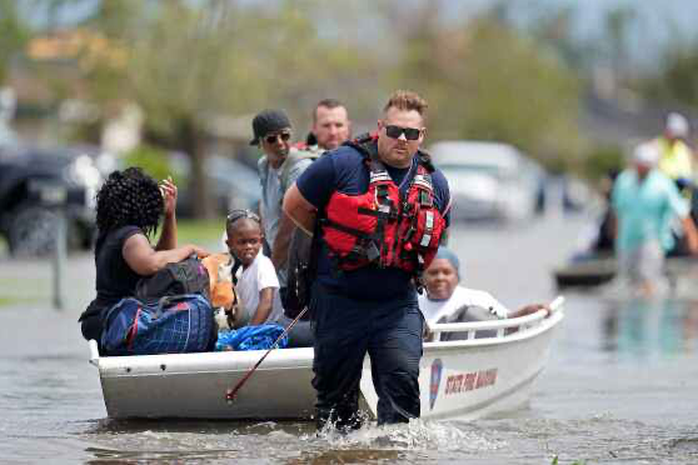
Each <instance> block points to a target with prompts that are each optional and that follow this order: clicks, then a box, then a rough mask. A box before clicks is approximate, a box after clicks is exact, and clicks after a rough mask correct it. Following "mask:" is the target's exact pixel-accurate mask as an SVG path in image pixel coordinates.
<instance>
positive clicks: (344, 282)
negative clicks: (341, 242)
mask: <svg viewBox="0 0 698 465" xmlns="http://www.w3.org/2000/svg"><path fill="white" fill-rule="evenodd" d="M386 169H387V170H388V174H390V177H391V178H392V180H393V182H395V184H397V185H398V186H399V187H400V192H401V193H402V194H405V193H406V192H407V190H408V188H409V185H410V181H411V179H412V178H413V177H414V175H415V174H416V172H417V156H416V155H415V158H414V160H413V163H412V167H410V168H404V169H400V168H393V167H391V166H388V165H386ZM431 177H432V183H433V186H434V197H435V202H436V206H437V208H438V209H439V211H440V212H441V213H442V214H443V215H444V216H445V218H446V224H448V221H449V210H450V194H449V190H448V182H447V181H446V178H445V177H444V175H443V174H442V173H441V171H439V170H436V171H434V172H433V173H432V174H431ZM369 183H370V173H369V170H368V169H367V167H366V165H365V163H364V158H363V156H362V155H361V153H359V152H358V151H357V150H356V149H354V148H352V147H349V146H342V147H340V148H338V149H337V150H334V151H332V152H329V153H327V154H325V155H324V156H322V157H320V158H319V159H318V160H316V161H315V162H313V164H311V165H310V166H309V167H308V168H307V169H306V170H305V171H304V172H303V174H302V175H301V176H300V178H298V180H297V181H296V185H297V187H298V190H299V191H300V193H301V194H302V195H303V197H304V198H305V199H306V200H308V201H309V202H310V203H311V204H312V205H313V206H314V207H316V208H317V209H318V210H319V211H324V210H325V208H326V207H327V204H328V202H329V200H330V197H331V196H332V194H333V193H334V192H335V191H339V192H341V193H343V194H349V195H359V194H363V193H366V192H367V191H368V188H369ZM317 280H318V281H319V282H320V283H321V284H323V285H324V286H326V287H329V288H331V289H333V290H334V291H335V292H338V293H341V294H343V295H346V296H348V297H352V298H356V299H385V298H391V297H399V296H400V295H402V294H404V293H406V292H409V291H411V290H412V284H411V280H412V276H411V274H410V273H408V272H406V271H404V270H400V269H397V268H387V269H386V268H384V269H381V268H377V267H375V266H367V267H364V268H361V269H358V270H355V271H350V272H343V273H342V275H341V276H337V274H336V273H334V272H333V270H332V268H331V265H330V260H329V256H328V249H327V246H326V244H325V243H324V241H323V243H322V248H321V251H320V256H319V260H318V276H317Z"/></svg>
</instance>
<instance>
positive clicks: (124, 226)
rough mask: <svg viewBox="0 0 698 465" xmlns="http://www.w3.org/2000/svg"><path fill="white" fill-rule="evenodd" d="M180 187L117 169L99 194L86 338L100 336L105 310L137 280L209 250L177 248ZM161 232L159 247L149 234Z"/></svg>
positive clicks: (132, 170)
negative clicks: (93, 290)
mask: <svg viewBox="0 0 698 465" xmlns="http://www.w3.org/2000/svg"><path fill="white" fill-rule="evenodd" d="M176 206H177V186H175V184H174V183H173V182H172V178H168V179H166V180H164V181H162V182H161V183H160V184H159V185H158V183H157V182H156V181H155V180H154V179H153V178H151V177H150V176H148V175H147V174H145V173H144V172H143V171H142V170H141V169H140V168H127V169H125V170H123V171H114V172H113V173H111V174H110V175H109V178H108V179H107V181H106V182H105V183H104V185H103V186H102V187H101V189H100V190H99V192H98V193H97V230H98V237H97V242H96V245H95V266H96V268H97V279H96V289H97V297H96V298H95V299H94V300H93V301H92V302H91V303H90V305H89V306H88V307H87V310H85V312H83V314H82V315H81V316H80V319H79V321H80V322H81V323H82V334H83V336H84V337H85V339H87V340H90V339H94V340H96V341H98V342H99V341H100V338H101V334H102V330H103V327H102V324H103V316H104V315H103V314H104V313H105V312H106V310H108V309H109V308H110V307H111V306H113V305H114V304H116V303H118V302H119V301H120V300H121V299H123V298H126V297H133V296H134V293H135V289H136V283H137V282H138V281H139V280H140V279H141V278H142V277H146V276H151V275H153V274H155V273H156V272H157V271H159V270H161V269H162V268H164V267H165V265H167V264H168V263H177V262H180V261H182V260H184V259H186V258H187V257H189V256H191V255H192V254H196V255H198V256H199V257H200V258H203V257H205V256H207V255H209V254H208V252H206V251H205V250H203V249H201V248H200V247H197V246H195V245H191V244H187V245H184V246H181V247H177V219H176V216H175V209H176ZM161 218H163V224H162V232H161V233H160V239H159V240H158V243H157V245H156V246H155V247H153V246H152V245H151V244H150V240H149V238H152V237H153V236H155V234H156V233H157V229H158V226H159V225H160V219H161Z"/></svg>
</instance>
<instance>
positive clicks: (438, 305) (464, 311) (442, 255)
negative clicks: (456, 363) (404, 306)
mask: <svg viewBox="0 0 698 465" xmlns="http://www.w3.org/2000/svg"><path fill="white" fill-rule="evenodd" d="M460 282H461V275H460V260H458V257H457V256H456V254H454V253H453V252H452V251H451V250H449V249H447V248H445V247H440V248H439V251H438V253H437V254H436V257H435V258H434V260H433V261H432V262H431V265H429V268H427V270H426V271H425V273H424V284H425V287H426V292H425V293H423V294H421V295H420V296H419V309H420V310H421V311H422V314H423V315H424V319H425V320H426V321H427V323H428V324H432V325H433V324H437V323H455V322H467V321H488V320H497V319H504V318H518V317H521V316H524V315H528V314H531V313H535V312H537V311H538V310H541V309H547V307H546V306H545V305H542V304H534V305H527V306H525V307H523V308H521V309H519V310H517V311H514V312H510V311H509V310H508V309H507V308H506V307H505V306H504V305H502V304H501V303H500V302H499V301H498V300H497V299H495V298H494V297H493V296H492V295H491V294H490V293H488V292H485V291H480V290H476V289H468V288H466V287H464V286H462V285H461V284H460ZM444 336H446V335H445V334H444ZM429 338H430V337H429ZM430 339H431V338H430ZM441 339H444V340H445V339H446V337H443V338H441Z"/></svg>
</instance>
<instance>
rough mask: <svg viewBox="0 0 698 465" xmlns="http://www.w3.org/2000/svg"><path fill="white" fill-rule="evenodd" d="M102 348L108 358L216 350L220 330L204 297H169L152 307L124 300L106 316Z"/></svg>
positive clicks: (143, 303) (131, 298)
mask: <svg viewBox="0 0 698 465" xmlns="http://www.w3.org/2000/svg"><path fill="white" fill-rule="evenodd" d="M104 321H105V324H104V328H105V329H104V331H102V338H101V341H100V342H101V347H102V350H104V353H105V354H106V355H155V354H178V353H185V352H205V351H210V350H213V349H214V347H215V344H216V340H217V337H218V328H217V326H216V324H215V320H214V316H213V308H212V307H211V304H210V303H209V301H208V300H207V299H206V298H205V297H204V296H202V295H201V294H186V295H178V296H166V297H163V298H162V299H160V300H159V301H158V302H157V303H154V304H152V303H151V304H149V303H145V302H142V301H140V300H138V299H135V298H133V297H128V298H126V299H122V300H120V301H119V302H118V303H117V304H116V305H114V306H112V307H111V308H110V309H109V310H108V311H107V314H106V317H105V320H104Z"/></svg>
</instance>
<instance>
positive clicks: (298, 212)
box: [283, 183, 317, 236]
mask: <svg viewBox="0 0 698 465" xmlns="http://www.w3.org/2000/svg"><path fill="white" fill-rule="evenodd" d="M283 211H284V213H285V215H284V217H288V218H289V219H291V220H292V221H293V223H295V224H296V226H298V227H299V228H301V229H302V230H303V231H304V232H305V233H306V234H308V235H309V236H312V235H313V231H314V229H315V218H316V216H317V209H316V208H315V207H314V206H313V205H312V204H311V203H310V202H308V200H306V198H305V197H303V194H301V192H300V190H299V189H298V187H297V186H296V184H295V183H294V184H293V185H292V186H291V187H290V188H289V190H288V191H287V192H286V195H285V196H284V204H283Z"/></svg>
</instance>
